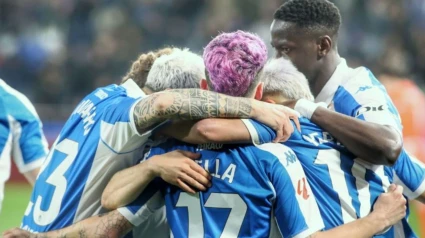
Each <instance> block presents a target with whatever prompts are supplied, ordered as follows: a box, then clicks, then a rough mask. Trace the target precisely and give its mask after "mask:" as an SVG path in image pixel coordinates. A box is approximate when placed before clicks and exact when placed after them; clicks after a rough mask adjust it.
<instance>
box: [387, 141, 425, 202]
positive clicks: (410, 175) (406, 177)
mask: <svg viewBox="0 0 425 238" xmlns="http://www.w3.org/2000/svg"><path fill="white" fill-rule="evenodd" d="M392 169H393V171H394V183H395V184H398V185H400V186H402V187H403V189H404V190H403V193H404V195H405V196H406V197H407V198H408V199H409V200H417V201H419V202H421V203H425V165H424V164H423V163H422V162H421V161H419V160H418V159H417V158H415V157H414V156H412V155H410V154H409V153H407V151H405V150H404V149H403V150H402V151H401V154H400V157H399V159H398V160H397V162H396V163H395V164H394V166H393V167H392Z"/></svg>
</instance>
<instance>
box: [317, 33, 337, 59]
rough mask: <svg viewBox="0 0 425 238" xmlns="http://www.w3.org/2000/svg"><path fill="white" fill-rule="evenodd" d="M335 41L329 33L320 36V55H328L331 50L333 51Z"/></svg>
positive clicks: (318, 47)
mask: <svg viewBox="0 0 425 238" xmlns="http://www.w3.org/2000/svg"><path fill="white" fill-rule="evenodd" d="M333 43H334V42H333V41H332V38H331V37H330V36H328V35H324V36H320V37H319V38H317V49H318V51H317V54H318V56H319V57H324V56H326V55H327V54H328V53H329V51H331V49H332V45H333Z"/></svg>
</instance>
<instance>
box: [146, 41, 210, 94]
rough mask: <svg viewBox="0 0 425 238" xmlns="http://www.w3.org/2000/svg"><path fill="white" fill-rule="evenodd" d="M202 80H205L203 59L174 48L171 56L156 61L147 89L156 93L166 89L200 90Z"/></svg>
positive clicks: (184, 50) (164, 56)
mask: <svg viewBox="0 0 425 238" xmlns="http://www.w3.org/2000/svg"><path fill="white" fill-rule="evenodd" d="M201 79H205V66H204V61H203V60H202V57H201V56H199V55H197V54H194V53H192V52H190V51H189V50H188V49H183V50H181V49H177V48H174V50H173V52H172V53H171V54H169V55H163V56H161V57H159V58H158V59H156V60H155V62H154V63H153V65H152V68H151V70H150V72H149V75H148V78H147V81H146V84H145V87H147V88H149V89H150V90H152V91H154V92H159V91H163V90H165V89H181V88H199V82H200V80H201Z"/></svg>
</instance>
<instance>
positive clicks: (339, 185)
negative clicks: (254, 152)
mask: <svg viewBox="0 0 425 238" xmlns="http://www.w3.org/2000/svg"><path fill="white" fill-rule="evenodd" d="M243 122H244V123H245V125H246V126H247V128H248V130H249V131H250V134H251V137H252V139H253V142H254V143H255V144H262V143H267V142H270V141H272V140H273V139H274V138H275V136H276V134H275V132H274V131H273V130H272V129H270V128H268V127H267V126H264V125H263V124H260V123H258V122H256V121H253V120H243ZM300 123H301V133H299V132H298V131H295V132H294V133H293V134H292V135H291V137H290V138H289V140H288V141H287V142H285V143H284V144H285V145H287V146H289V147H290V148H291V149H292V150H293V151H294V152H295V154H296V155H297V156H298V158H299V160H300V162H301V164H302V166H303V168H304V171H305V174H306V176H307V178H308V181H309V183H310V186H311V188H312V191H313V193H314V194H315V196H316V199H317V203H318V204H319V208H320V211H321V214H322V218H323V221H324V223H325V227H326V229H331V228H333V227H336V226H340V225H342V224H346V223H348V222H351V221H354V220H355V219H357V218H361V217H364V216H366V215H368V214H369V213H370V211H371V210H372V206H373V204H374V202H375V201H376V199H377V198H378V196H379V195H380V194H381V193H383V192H386V191H387V189H388V186H389V185H390V184H391V183H393V181H394V180H400V181H403V183H404V184H403V185H404V187H405V189H406V190H405V193H406V195H408V196H409V197H415V196H418V195H419V194H418V193H417V191H418V190H421V189H422V187H423V186H424V178H425V173H424V170H423V168H422V167H421V166H420V165H419V164H418V163H414V162H412V160H410V159H409V158H408V155H407V153H406V152H405V151H403V152H402V154H401V156H400V159H399V160H398V161H397V162H396V164H395V165H394V166H393V168H390V167H384V166H374V165H370V164H368V163H365V162H363V161H361V160H358V159H355V156H354V155H353V154H351V153H350V152H349V151H348V150H347V149H346V148H345V147H344V146H342V145H341V144H340V143H339V142H338V141H336V140H335V139H334V138H333V137H332V136H331V135H330V134H329V133H328V132H325V131H323V130H322V129H321V128H320V127H318V126H317V125H315V124H314V123H311V122H310V121H309V120H308V119H306V118H300ZM401 171H403V173H401V177H397V175H395V174H397V173H398V172H401ZM409 174H415V175H414V176H409ZM392 232H394V229H390V231H388V232H387V233H385V236H386V237H390V236H387V235H389V234H390V233H392ZM406 234H409V235H413V232H412V231H411V230H410V231H408V229H406ZM409 237H411V236H409Z"/></svg>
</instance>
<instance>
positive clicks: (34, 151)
mask: <svg viewBox="0 0 425 238" xmlns="http://www.w3.org/2000/svg"><path fill="white" fill-rule="evenodd" d="M21 103H22V105H23V106H22V108H19V109H20V110H22V112H21V113H24V112H25V114H24V115H26V116H25V117H24V116H23V115H20V116H19V117H17V121H16V123H12V126H11V130H12V133H13V134H14V136H13V137H12V140H13V142H12V157H13V160H14V162H15V164H16V166H17V167H18V169H19V172H20V173H21V174H23V175H24V176H25V178H26V179H27V180H28V182H29V183H30V184H31V185H33V184H34V182H35V180H36V179H37V176H38V172H39V170H40V167H41V164H42V163H43V161H44V159H45V158H46V156H47V153H48V144H47V140H46V138H45V136H44V134H43V125H42V123H41V120H40V118H39V117H38V115H37V112H36V111H35V108H34V106H33V105H32V104H31V103H30V101H29V100H28V99H27V98H26V97H24V98H22V99H21ZM17 124H19V127H17V126H16V125H17ZM18 128H19V129H18Z"/></svg>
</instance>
